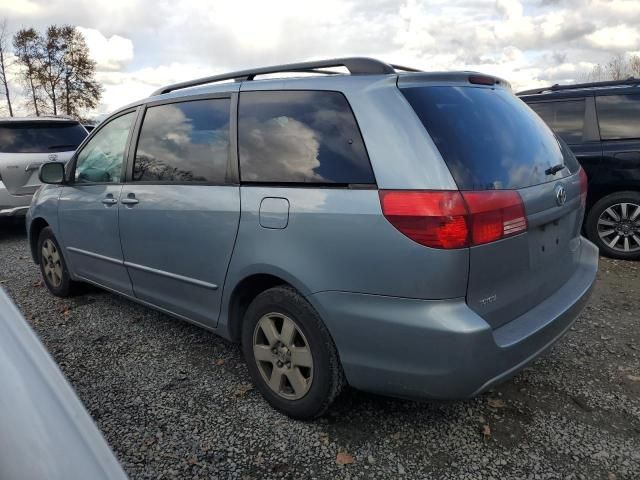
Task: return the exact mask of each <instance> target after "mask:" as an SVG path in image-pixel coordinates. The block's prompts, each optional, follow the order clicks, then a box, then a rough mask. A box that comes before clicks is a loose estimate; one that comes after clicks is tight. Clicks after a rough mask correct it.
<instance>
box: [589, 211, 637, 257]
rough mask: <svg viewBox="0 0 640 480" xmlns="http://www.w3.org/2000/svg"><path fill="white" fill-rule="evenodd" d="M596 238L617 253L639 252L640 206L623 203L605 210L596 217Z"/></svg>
mask: <svg viewBox="0 0 640 480" xmlns="http://www.w3.org/2000/svg"><path fill="white" fill-rule="evenodd" d="M598 236H599V237H600V240H601V241H602V242H603V243H605V244H606V245H608V246H609V248H611V249H612V250H615V251H617V252H621V253H631V252H637V251H640V205H637V204H635V203H630V202H624V203H616V204H613V205H611V206H610V207H609V208H607V209H605V210H604V211H603V212H602V213H601V214H600V217H598Z"/></svg>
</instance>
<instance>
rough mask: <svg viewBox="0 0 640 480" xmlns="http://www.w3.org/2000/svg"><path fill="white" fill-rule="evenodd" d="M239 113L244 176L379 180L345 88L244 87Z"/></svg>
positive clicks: (260, 179) (342, 181) (250, 178)
mask: <svg viewBox="0 0 640 480" xmlns="http://www.w3.org/2000/svg"><path fill="white" fill-rule="evenodd" d="M238 118H239V120H238V130H239V132H238V139H239V150H240V172H241V173H240V174H241V178H242V180H243V181H249V182H276V183H303V182H304V183H340V184H349V183H375V179H374V176H373V172H372V171H371V166H370V164H369V158H368V157H367V153H366V150H365V147H364V143H363V141H362V137H361V136H360V131H359V130H358V126H357V124H356V121H355V118H354V117H353V113H352V112H351V108H350V107H349V104H348V103H347V100H346V99H345V98H344V96H343V95H342V94H341V93H337V92H315V91H277V92H274V91H269V92H245V93H242V94H240V111H239V117H238Z"/></svg>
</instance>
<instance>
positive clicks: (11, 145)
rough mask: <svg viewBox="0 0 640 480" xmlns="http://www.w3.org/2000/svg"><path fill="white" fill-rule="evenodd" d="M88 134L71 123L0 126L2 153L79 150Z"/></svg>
mask: <svg viewBox="0 0 640 480" xmlns="http://www.w3.org/2000/svg"><path fill="white" fill-rule="evenodd" d="M86 136H87V132H86V131H85V129H84V128H82V126H80V124H78V123H71V122H45V121H38V122H14V123H5V124H0V152H1V153H45V152H47V153H48V152H68V151H73V150H75V149H76V148H78V145H80V143H82V141H83V140H84V138H85V137H86Z"/></svg>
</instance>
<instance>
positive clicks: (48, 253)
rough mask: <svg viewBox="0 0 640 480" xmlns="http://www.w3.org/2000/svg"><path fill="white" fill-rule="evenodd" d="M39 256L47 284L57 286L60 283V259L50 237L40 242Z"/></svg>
mask: <svg viewBox="0 0 640 480" xmlns="http://www.w3.org/2000/svg"><path fill="white" fill-rule="evenodd" d="M40 258H41V261H42V268H43V270H44V275H45V277H46V278H47V280H48V282H49V284H50V285H52V286H53V287H55V288H58V287H59V286H60V285H61V284H62V259H61V258H60V252H58V249H57V248H56V245H55V244H54V243H53V242H52V241H51V240H50V239H46V240H45V241H44V242H43V243H42V252H41V254H40Z"/></svg>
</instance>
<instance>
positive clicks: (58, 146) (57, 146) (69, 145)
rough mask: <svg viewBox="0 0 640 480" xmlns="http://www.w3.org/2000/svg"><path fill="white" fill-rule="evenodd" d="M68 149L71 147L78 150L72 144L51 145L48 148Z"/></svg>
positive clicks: (76, 146)
mask: <svg viewBox="0 0 640 480" xmlns="http://www.w3.org/2000/svg"><path fill="white" fill-rule="evenodd" d="M68 147H72V148H73V149H74V150H75V149H76V148H78V145H73V144H71V143H70V144H68V145H51V146H50V147H48V148H49V150H54V149H58V148H68Z"/></svg>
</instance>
